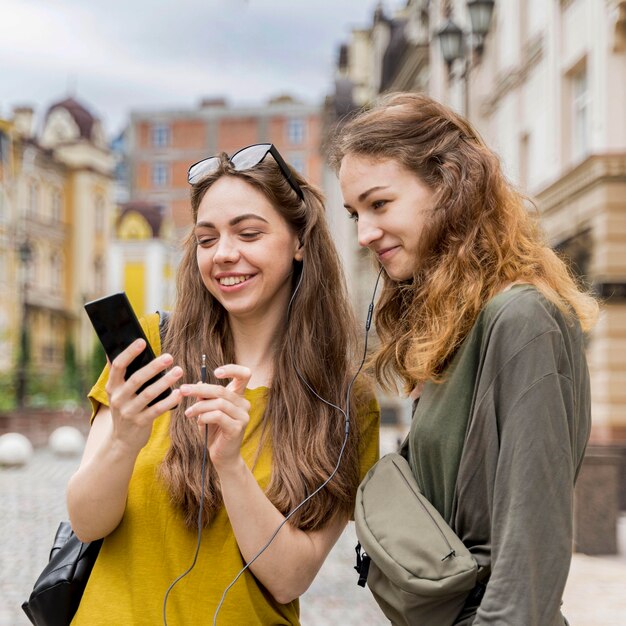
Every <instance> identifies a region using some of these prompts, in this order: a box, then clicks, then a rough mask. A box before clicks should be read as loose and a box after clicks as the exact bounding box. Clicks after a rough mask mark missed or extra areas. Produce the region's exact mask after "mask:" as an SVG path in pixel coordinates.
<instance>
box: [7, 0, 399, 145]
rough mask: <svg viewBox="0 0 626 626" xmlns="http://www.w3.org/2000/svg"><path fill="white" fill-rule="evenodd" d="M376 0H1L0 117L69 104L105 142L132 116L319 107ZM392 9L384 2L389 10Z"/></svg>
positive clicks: (395, 1) (392, 3) (391, 2)
mask: <svg viewBox="0 0 626 626" xmlns="http://www.w3.org/2000/svg"><path fill="white" fill-rule="evenodd" d="M376 4H377V0H309V1H307V0H1V2H0V6H1V7H2V12H1V18H0V115H2V116H9V115H10V113H11V110H12V108H13V106H16V105H22V104H28V105H32V106H34V107H35V109H36V112H37V114H38V120H39V121H41V116H42V115H43V113H44V112H45V110H46V109H47V107H48V106H49V105H50V104H52V103H53V102H56V101H59V100H61V99H63V98H64V97H66V96H67V95H68V94H72V95H74V96H75V97H77V98H78V99H79V100H81V101H82V102H83V103H85V104H86V105H87V106H88V107H89V108H90V109H91V110H92V111H93V112H94V113H95V114H96V115H98V116H99V117H100V118H101V119H102V120H103V123H104V128H105V130H106V132H107V134H108V135H109V136H111V135H112V134H114V133H117V132H118V131H119V130H121V128H122V127H123V125H124V123H125V120H126V119H127V116H128V114H129V112H130V111H131V110H137V109H138V110H145V109H158V108H163V107H167V108H193V107H195V106H197V104H198V102H199V100H200V99H201V98H203V97H215V96H225V97H227V98H228V100H229V101H230V102H231V103H232V104H262V103H264V102H265V101H267V99H268V98H269V97H271V96H273V95H276V94H280V93H285V92H288V93H291V94H293V95H295V96H297V97H300V98H301V99H303V100H305V101H307V102H321V101H322V100H323V98H324V96H325V95H326V94H327V93H328V92H329V91H330V89H331V86H332V80H333V70H334V66H335V63H336V58H337V51H338V47H339V45H340V43H341V42H343V41H346V40H347V39H348V37H349V34H350V31H351V29H352V28H355V27H365V26H369V25H370V23H371V19H372V12H373V10H374V8H375V6H376ZM403 4H405V2H402V1H400V0H386V2H384V5H385V7H386V8H387V9H389V10H391V9H393V8H395V7H398V6H402V5H403Z"/></svg>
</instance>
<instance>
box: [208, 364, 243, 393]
mask: <svg viewBox="0 0 626 626" xmlns="http://www.w3.org/2000/svg"><path fill="white" fill-rule="evenodd" d="M214 374H215V376H216V377H217V378H232V380H231V381H230V383H228V386H227V387H226V388H227V389H230V390H231V391H234V392H235V393H236V394H239V395H240V396H243V392H244V391H245V390H246V387H247V386H248V383H249V382H250V377H251V376H252V372H251V370H250V368H249V367H244V366H243V365H234V364H230V365H222V366H221V367H218V368H217V369H216V370H215V372H214Z"/></svg>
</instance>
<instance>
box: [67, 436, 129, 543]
mask: <svg viewBox="0 0 626 626" xmlns="http://www.w3.org/2000/svg"><path fill="white" fill-rule="evenodd" d="M136 458H137V454H136V453H134V454H133V453H130V452H129V450H128V449H127V448H125V447H124V446H123V445H121V444H120V443H119V442H116V441H114V440H113V439H112V438H111V437H108V438H106V439H105V440H104V441H102V443H101V445H100V447H99V449H98V450H97V452H96V453H95V454H94V455H93V456H92V457H91V458H89V459H88V460H87V461H86V462H85V463H84V464H81V466H80V468H79V469H78V471H77V472H76V473H75V474H74V475H73V476H72V478H71V479H70V482H69V485H68V489H67V507H68V511H69V515H70V520H71V523H72V528H73V529H74V532H75V533H76V535H77V536H78V537H79V538H80V539H81V540H83V541H92V540H94V539H99V538H101V537H105V536H106V535H108V534H109V533H111V532H112V531H113V530H114V529H115V528H116V527H117V525H118V524H119V523H120V520H121V519H122V516H123V515H124V509H125V507H126V496H127V494H128V484H129V482H130V477H131V475H132V472H133V468H134V465H135V460H136Z"/></svg>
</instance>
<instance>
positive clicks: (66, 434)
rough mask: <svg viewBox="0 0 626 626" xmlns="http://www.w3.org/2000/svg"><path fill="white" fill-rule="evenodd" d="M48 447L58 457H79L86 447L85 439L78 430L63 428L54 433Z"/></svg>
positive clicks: (49, 439) (69, 427) (68, 427)
mask: <svg viewBox="0 0 626 626" xmlns="http://www.w3.org/2000/svg"><path fill="white" fill-rule="evenodd" d="M48 445H49V446H50V449H51V450H52V452H54V453H55V454H56V455H58V456H78V455H79V454H82V451H83V448H84V447H85V438H84V437H83V434H82V433H81V432H80V431H79V430H78V429H77V428H74V427H73V426H61V427H59V428H57V429H56V430H54V431H53V432H52V434H51V435H50V437H49V438H48Z"/></svg>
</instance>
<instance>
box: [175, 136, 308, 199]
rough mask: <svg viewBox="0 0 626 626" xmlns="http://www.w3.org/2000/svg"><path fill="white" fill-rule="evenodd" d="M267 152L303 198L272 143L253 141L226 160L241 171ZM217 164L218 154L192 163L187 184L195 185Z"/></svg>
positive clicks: (298, 186) (263, 156)
mask: <svg viewBox="0 0 626 626" xmlns="http://www.w3.org/2000/svg"><path fill="white" fill-rule="evenodd" d="M268 154H271V155H272V157H274V161H276V163H277V164H278V167H279V168H280V171H281V172H282V173H283V176H284V177H285V179H286V180H287V182H288V183H289V184H290V185H291V188H292V189H293V190H294V191H295V192H296V193H297V194H298V197H299V198H300V200H304V194H303V193H302V189H301V188H300V185H298V183H297V182H296V180H295V178H294V177H293V176H292V175H291V172H290V171H289V166H288V165H287V163H286V162H285V160H284V159H283V157H282V156H280V152H278V150H277V149H276V147H275V146H274V144H273V143H255V144H253V145H251V146H247V147H246V148H242V149H241V150H238V151H237V152H235V154H233V156H231V157H230V158H229V159H228V160H229V161H230V163H231V165H232V166H233V168H234V169H235V170H236V171H238V172H243V171H245V170H250V169H252V168H253V167H256V166H257V165H258V164H259V163H261V161H263V159H264V158H265V157H266V156H267V155H268ZM219 165H220V157H219V156H212V157H209V158H208V159H202V161H198V162H197V163H194V164H193V165H192V166H191V167H190V168H189V172H188V174H187V180H188V181H189V184H190V185H195V184H197V183H199V182H200V181H201V180H202V179H203V178H204V177H205V176H208V175H209V174H212V173H213V172H215V171H216V170H217V168H218V167H219Z"/></svg>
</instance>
